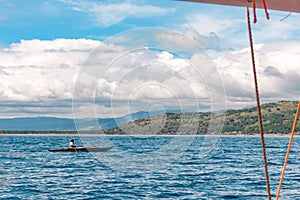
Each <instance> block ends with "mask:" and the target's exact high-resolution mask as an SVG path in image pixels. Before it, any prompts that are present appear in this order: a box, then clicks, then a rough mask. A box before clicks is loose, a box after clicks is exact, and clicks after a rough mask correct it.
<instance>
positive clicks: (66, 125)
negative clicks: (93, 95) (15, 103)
mask: <svg viewBox="0 0 300 200" xmlns="http://www.w3.org/2000/svg"><path fill="white" fill-rule="evenodd" d="M168 112H175V113H178V112H179V111H168ZM163 113H164V111H154V112H151V113H149V112H146V111H141V112H137V113H132V114H128V115H125V116H123V117H118V118H99V119H97V120H98V124H97V125H96V124H95V122H96V121H95V120H93V119H79V120H76V122H78V123H80V130H98V129H99V125H100V128H101V129H108V128H114V127H117V126H121V125H124V124H127V123H129V122H133V121H135V120H139V119H144V118H149V117H151V116H157V115H161V114H163ZM0 130H29V131H76V125H75V121H74V120H73V119H70V118H57V117H22V118H5V119H0Z"/></svg>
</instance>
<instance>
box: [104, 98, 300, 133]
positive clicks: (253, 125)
mask: <svg viewBox="0 0 300 200" xmlns="http://www.w3.org/2000/svg"><path fill="white" fill-rule="evenodd" d="M296 108H297V102H296V101H280V102H277V103H267V104H263V105H262V106H261V109H262V115H263V127H264V132H265V133H275V134H276V133H278V134H281V133H290V131H291V129H292V125H293V120H294V117H295V113H296ZM211 117H212V113H209V112H203V113H183V114H175V113H167V114H166V115H165V116H157V117H153V118H147V119H142V120H136V121H134V122H132V123H129V124H126V125H123V126H121V127H118V128H113V129H108V130H106V131H105V133H107V134H128V133H132V134H194V133H195V131H194V132H193V131H192V129H193V127H195V126H196V127H198V130H197V134H199V135H202V134H206V133H207V130H208V128H209V125H211V123H210V122H211V121H210V119H211ZM219 117H220V118H221V117H225V120H224V126H223V131H222V134H256V133H259V127H258V122H257V118H258V117H257V110H256V107H253V108H247V109H242V110H228V111H226V114H225V116H224V115H223V116H219ZM157 127H161V128H159V129H158V130H157V131H156V129H157ZM139 128H140V130H141V131H140V130H139ZM147 128H148V129H149V131H147ZM210 128H211V127H210ZM153 130H154V131H155V132H153ZM299 130H300V129H299V128H297V131H299ZM133 131H135V132H133Z"/></svg>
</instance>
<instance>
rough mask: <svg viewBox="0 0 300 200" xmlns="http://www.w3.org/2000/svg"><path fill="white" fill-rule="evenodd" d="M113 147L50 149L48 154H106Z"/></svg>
mask: <svg viewBox="0 0 300 200" xmlns="http://www.w3.org/2000/svg"><path fill="white" fill-rule="evenodd" d="M112 148H113V147H96V146H86V147H74V148H60V149H50V150H48V151H50V152H106V151H109V150H110V149H112Z"/></svg>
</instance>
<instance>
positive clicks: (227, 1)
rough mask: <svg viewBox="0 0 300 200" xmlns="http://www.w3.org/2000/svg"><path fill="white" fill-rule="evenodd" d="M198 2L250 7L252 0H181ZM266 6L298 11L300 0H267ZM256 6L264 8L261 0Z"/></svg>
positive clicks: (299, 9) (273, 8) (299, 11)
mask: <svg viewBox="0 0 300 200" xmlns="http://www.w3.org/2000/svg"><path fill="white" fill-rule="evenodd" d="M182 1H190V2H199V3H211V4H220V5H228V6H242V7H246V6H248V7H252V0H182ZM266 2H267V7H268V9H270V10H281V11H288V12H298V13H300V0H267V1H266ZM256 7H257V8H264V5H263V1H260V0H257V1H256Z"/></svg>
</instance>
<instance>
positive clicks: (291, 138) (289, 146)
mask: <svg viewBox="0 0 300 200" xmlns="http://www.w3.org/2000/svg"><path fill="white" fill-rule="evenodd" d="M299 111H300V101H299V102H298V108H297V112H296V116H295V119H294V124H293V129H292V133H291V137H290V141H289V145H288V148H287V151H286V155H285V160H284V165H283V168H282V172H281V177H280V182H279V185H278V190H277V195H276V200H278V199H279V195H280V189H281V186H282V182H283V178H284V173H285V170H286V165H287V162H288V159H289V154H290V151H291V147H292V143H293V138H294V134H295V130H296V127H297V121H298V116H299Z"/></svg>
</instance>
